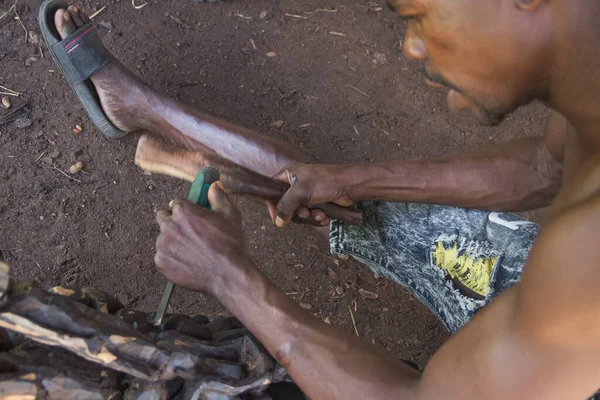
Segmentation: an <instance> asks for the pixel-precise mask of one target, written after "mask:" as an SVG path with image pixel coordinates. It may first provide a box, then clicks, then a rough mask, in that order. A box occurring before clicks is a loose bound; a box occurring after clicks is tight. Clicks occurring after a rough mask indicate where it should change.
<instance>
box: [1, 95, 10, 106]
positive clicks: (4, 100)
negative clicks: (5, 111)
mask: <svg viewBox="0 0 600 400" xmlns="http://www.w3.org/2000/svg"><path fill="white" fill-rule="evenodd" d="M2 105H3V106H4V108H10V107H11V106H12V104H11V102H10V99H9V98H8V97H5V96H2Z"/></svg>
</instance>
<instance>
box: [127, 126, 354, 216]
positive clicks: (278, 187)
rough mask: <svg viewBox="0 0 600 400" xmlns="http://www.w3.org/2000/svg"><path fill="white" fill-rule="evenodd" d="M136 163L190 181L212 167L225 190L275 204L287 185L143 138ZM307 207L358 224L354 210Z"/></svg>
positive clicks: (328, 204)
mask: <svg viewBox="0 0 600 400" xmlns="http://www.w3.org/2000/svg"><path fill="white" fill-rule="evenodd" d="M135 164H136V165H137V166H139V167H140V168H142V169H143V170H145V171H148V172H152V173H158V174H163V175H169V176H173V177H176V178H179V179H183V180H186V181H188V182H193V181H194V178H195V177H196V174H197V173H198V171H199V170H200V169H201V168H202V167H204V166H209V165H210V166H212V167H215V168H216V169H218V170H219V172H220V173H221V183H222V184H223V187H224V188H225V190H226V191H228V192H230V193H234V194H239V195H247V196H253V197H258V198H261V199H264V200H268V201H270V202H273V203H277V202H278V201H279V200H280V199H281V197H282V196H283V195H284V194H285V192H286V191H287V190H288V188H289V185H287V184H286V183H284V182H280V181H276V180H274V179H272V178H269V177H266V176H264V175H261V174H259V173H256V172H254V171H251V170H249V169H246V168H243V167H241V166H239V165H237V164H234V163H231V162H229V161H227V160H225V159H222V158H219V157H218V156H216V155H209V156H207V155H205V154H203V153H200V152H194V151H189V150H180V149H177V148H174V147H172V146H170V145H167V144H166V143H164V142H160V141H158V140H155V139H153V138H151V137H149V136H142V137H141V138H140V140H139V141H138V145H137V151H136V154H135ZM310 208H317V209H320V210H323V211H324V212H325V214H326V215H327V216H328V217H330V218H333V219H339V220H342V221H345V222H347V223H350V224H355V225H360V224H361V223H362V221H363V215H362V212H361V211H360V210H358V209H357V208H354V207H342V206H339V205H337V204H334V203H327V204H318V205H313V206H311V207H310Z"/></svg>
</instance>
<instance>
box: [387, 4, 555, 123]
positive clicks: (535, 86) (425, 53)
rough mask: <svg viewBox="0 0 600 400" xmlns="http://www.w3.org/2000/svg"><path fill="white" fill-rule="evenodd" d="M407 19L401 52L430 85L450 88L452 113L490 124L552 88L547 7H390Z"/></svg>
mask: <svg viewBox="0 0 600 400" xmlns="http://www.w3.org/2000/svg"><path fill="white" fill-rule="evenodd" d="M388 1H389V4H390V5H391V6H392V8H394V9H395V10H396V11H397V12H398V14H400V15H401V16H403V17H405V18H408V19H409V22H408V28H407V32H406V38H405V41H404V46H403V50H404V53H405V54H406V55H407V56H408V57H410V58H413V59H418V60H422V61H423V63H424V66H423V71H424V74H425V76H426V79H427V80H428V81H429V82H430V83H433V84H441V85H443V86H447V87H448V88H450V89H451V90H450V92H449V94H448V102H449V104H450V107H451V108H452V109H453V110H459V109H465V108H470V109H471V110H472V111H473V112H474V113H475V115H476V116H477V117H478V118H479V119H480V120H481V121H482V122H485V123H488V124H496V123H499V122H500V121H501V120H502V119H503V118H504V116H506V115H507V114H509V113H510V112H512V111H514V110H515V109H516V108H517V107H519V106H520V105H523V104H525V103H528V102H529V101H531V100H532V99H534V98H544V97H546V96H547V93H548V89H549V87H548V86H549V72H548V71H549V65H550V63H551V51H552V46H551V39H552V37H551V33H552V31H551V23H552V20H551V14H550V10H549V4H548V3H549V2H548V1H547V0H388Z"/></svg>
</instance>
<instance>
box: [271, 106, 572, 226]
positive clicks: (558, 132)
mask: <svg viewBox="0 0 600 400" xmlns="http://www.w3.org/2000/svg"><path fill="white" fill-rule="evenodd" d="M566 126H567V122H566V120H565V119H564V117H562V116H561V115H560V114H558V113H556V112H552V113H551V114H550V116H549V118H548V121H547V123H546V129H545V133H544V136H543V137H535V138H524V139H517V140H513V141H510V142H506V143H502V144H498V145H495V146H490V147H485V148H480V149H476V150H473V151H470V152H467V153H465V154H462V155H459V156H456V157H450V158H440V159H423V160H422V159H410V160H396V161H389V162H381V163H374V164H354V165H310V164H304V165H292V166H288V167H286V169H284V171H283V172H281V173H280V174H279V175H278V178H279V179H287V180H288V181H291V180H292V179H291V178H292V177H293V176H295V177H296V179H295V181H296V185H292V187H291V189H290V190H288V192H287V193H286V195H285V196H284V197H283V198H282V199H281V200H280V201H279V203H278V204H277V215H278V216H279V217H280V219H281V221H282V222H279V223H278V224H279V225H282V224H283V223H284V222H285V223H287V222H288V221H289V220H290V218H291V215H292V214H293V212H294V211H295V210H298V208H299V207H300V206H301V205H310V204H315V203H317V202H329V201H336V202H340V200H343V201H345V202H347V201H349V200H352V201H360V200H379V201H392V202H415V203H432V204H444V205H450V206H457V207H465V208H478V209H484V210H490V211H525V210H532V209H536V208H540V207H544V206H547V205H549V204H550V203H551V202H552V200H553V198H554V197H555V196H556V194H557V193H558V192H559V190H560V188H561V185H562V156H563V152H564V143H565V135H566ZM290 183H292V182H290ZM294 186H295V187H294ZM340 204H343V203H340Z"/></svg>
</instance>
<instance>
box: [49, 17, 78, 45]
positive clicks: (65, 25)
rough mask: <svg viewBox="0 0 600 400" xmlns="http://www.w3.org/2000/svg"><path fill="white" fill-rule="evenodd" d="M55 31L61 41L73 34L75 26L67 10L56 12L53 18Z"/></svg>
mask: <svg viewBox="0 0 600 400" xmlns="http://www.w3.org/2000/svg"><path fill="white" fill-rule="evenodd" d="M54 22H55V24H56V30H57V31H58V33H59V35H60V37H61V38H62V39H64V38H66V37H67V36H69V34H71V33H73V32H75V30H76V29H77V28H75V24H74V23H73V19H72V18H71V14H70V13H69V12H68V11H67V10H58V11H57V12H56V14H55V16H54Z"/></svg>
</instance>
